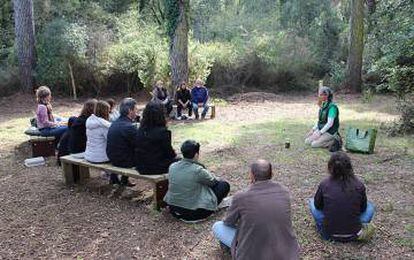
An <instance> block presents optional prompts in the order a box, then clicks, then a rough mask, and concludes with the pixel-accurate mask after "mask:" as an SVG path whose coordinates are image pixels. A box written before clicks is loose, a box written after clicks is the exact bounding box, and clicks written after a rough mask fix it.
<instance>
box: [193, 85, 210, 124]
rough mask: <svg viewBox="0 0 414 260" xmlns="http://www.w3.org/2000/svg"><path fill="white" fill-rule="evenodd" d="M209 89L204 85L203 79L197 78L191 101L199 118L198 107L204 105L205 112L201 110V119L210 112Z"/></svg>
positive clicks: (196, 116)
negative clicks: (208, 103) (208, 102)
mask: <svg viewBox="0 0 414 260" xmlns="http://www.w3.org/2000/svg"><path fill="white" fill-rule="evenodd" d="M207 101H208V90H207V88H206V87H205V86H203V81H202V80H201V79H197V80H196V82H195V86H194V87H193V89H192V90H191V103H192V104H193V110H194V115H195V118H196V119H198V118H199V114H198V108H199V107H203V112H201V119H204V118H205V117H206V114H207V112H208V105H207Z"/></svg>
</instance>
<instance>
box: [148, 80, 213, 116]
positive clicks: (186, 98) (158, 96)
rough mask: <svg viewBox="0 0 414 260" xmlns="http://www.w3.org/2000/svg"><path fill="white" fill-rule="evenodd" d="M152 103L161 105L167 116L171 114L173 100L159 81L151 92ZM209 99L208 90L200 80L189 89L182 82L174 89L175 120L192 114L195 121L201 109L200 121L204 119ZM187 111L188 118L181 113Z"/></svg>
mask: <svg viewBox="0 0 414 260" xmlns="http://www.w3.org/2000/svg"><path fill="white" fill-rule="evenodd" d="M151 95H152V101H153V102H156V103H159V104H161V105H162V106H163V107H164V109H165V112H166V114H167V115H170V114H171V111H172V109H173V98H171V96H170V94H169V92H168V90H167V88H166V87H164V84H163V82H162V81H161V80H159V81H157V83H156V84H155V87H154V89H153V91H152V92H151ZM208 99H209V95H208V90H207V88H206V87H205V86H204V84H203V81H202V80H201V79H197V80H196V81H195V84H194V87H193V88H192V89H189V88H188V86H187V83H186V82H185V81H184V82H182V83H181V84H180V85H179V86H178V87H177V89H176V96H175V101H176V104H177V116H176V118H177V119H179V120H181V119H187V118H191V116H192V114H193V112H194V116H195V119H199V118H200V114H199V112H198V110H199V108H202V109H203V110H202V112H201V119H204V118H205V117H206V115H207V112H208V104H207V101H208ZM185 109H187V110H188V117H187V116H185V115H183V114H182V111H183V110H185Z"/></svg>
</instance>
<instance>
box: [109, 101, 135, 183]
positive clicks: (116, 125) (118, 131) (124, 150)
mask: <svg viewBox="0 0 414 260" xmlns="http://www.w3.org/2000/svg"><path fill="white" fill-rule="evenodd" d="M119 113H120V117H119V118H118V119H117V120H116V121H115V122H113V123H112V124H111V126H110V127H109V130H108V136H107V140H108V142H107V146H106V154H107V156H108V158H109V160H110V161H111V163H112V164H113V165H114V166H117V167H123V168H132V167H134V166H135V162H134V156H135V152H134V151H135V146H136V144H137V137H138V128H137V127H136V125H135V119H136V118H137V115H138V107H137V101H135V99H133V98H124V99H123V100H122V102H121V104H120V105H119ZM110 183H112V184H121V185H123V186H129V187H131V186H134V185H135V184H133V183H131V182H129V181H128V177H126V176H122V177H121V181H119V179H118V175H117V174H111V179H110Z"/></svg>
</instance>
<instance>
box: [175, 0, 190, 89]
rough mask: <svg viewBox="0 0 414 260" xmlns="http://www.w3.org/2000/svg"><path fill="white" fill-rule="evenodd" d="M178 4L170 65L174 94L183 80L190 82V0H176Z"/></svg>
mask: <svg viewBox="0 0 414 260" xmlns="http://www.w3.org/2000/svg"><path fill="white" fill-rule="evenodd" d="M176 1H177V5H178V10H179V12H178V14H177V15H178V17H176V19H177V20H176V27H175V30H174V31H173V34H172V35H170V65H171V84H172V88H173V89H172V90H173V94H175V90H176V87H177V86H178V85H179V84H180V83H181V82H183V81H185V82H188V17H187V15H188V12H189V7H190V1H189V0H176Z"/></svg>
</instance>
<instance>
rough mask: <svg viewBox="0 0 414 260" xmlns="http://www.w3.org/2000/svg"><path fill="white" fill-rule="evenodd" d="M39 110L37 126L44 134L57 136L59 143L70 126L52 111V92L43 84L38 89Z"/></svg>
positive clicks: (56, 142) (56, 140)
mask: <svg viewBox="0 0 414 260" xmlns="http://www.w3.org/2000/svg"><path fill="white" fill-rule="evenodd" d="M36 100H37V110H36V120H37V128H38V129H39V131H40V134H41V135H42V136H53V137H55V144H56V145H57V144H58V143H59V140H60V137H61V136H62V135H63V133H65V132H66V130H67V129H68V127H67V126H66V125H64V123H63V122H61V120H60V119H58V118H55V117H54V115H53V112H52V110H53V109H52V103H51V101H52V92H51V91H50V89H49V88H48V87H46V86H41V87H39V88H38V89H37V90H36Z"/></svg>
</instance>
